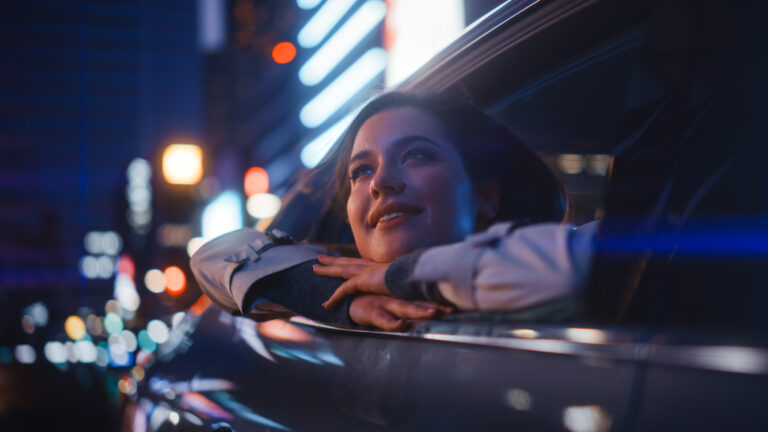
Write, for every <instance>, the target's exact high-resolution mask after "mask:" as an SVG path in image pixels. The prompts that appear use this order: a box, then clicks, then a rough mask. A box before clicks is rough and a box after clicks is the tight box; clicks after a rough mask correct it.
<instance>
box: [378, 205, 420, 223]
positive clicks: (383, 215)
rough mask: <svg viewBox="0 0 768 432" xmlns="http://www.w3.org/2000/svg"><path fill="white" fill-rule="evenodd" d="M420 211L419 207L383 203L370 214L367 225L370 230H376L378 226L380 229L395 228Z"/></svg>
mask: <svg viewBox="0 0 768 432" xmlns="http://www.w3.org/2000/svg"><path fill="white" fill-rule="evenodd" d="M422 211H423V209H422V208H420V207H417V206H414V205H411V204H407V203H403V202H388V203H383V204H382V205H380V206H379V207H377V208H376V209H374V210H373V211H372V212H371V214H370V216H369V218H368V225H369V226H370V227H371V228H378V227H379V225H381V226H382V227H384V226H386V227H390V226H395V225H397V224H400V223H402V222H404V221H405V220H407V219H409V217H410V216H413V215H416V214H419V213H421V212H422Z"/></svg>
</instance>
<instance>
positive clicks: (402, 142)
mask: <svg viewBox="0 0 768 432" xmlns="http://www.w3.org/2000/svg"><path fill="white" fill-rule="evenodd" d="M414 141H426V142H428V143H430V144H432V145H433V146H435V147H437V148H439V149H442V147H441V146H440V144H438V143H437V142H436V141H435V140H433V139H432V138H430V137H428V136H424V135H407V136H404V137H400V138H398V139H397V140H395V142H394V143H393V145H394V146H396V147H397V148H400V147H405V146H406V145H408V144H410V143H412V142H414ZM370 155H371V152H370V151H369V150H363V151H360V152H358V153H355V154H354V155H352V156H351V157H350V158H349V163H350V164H351V163H352V162H355V161H358V160H360V159H365V158H367V157H368V156H370Z"/></svg>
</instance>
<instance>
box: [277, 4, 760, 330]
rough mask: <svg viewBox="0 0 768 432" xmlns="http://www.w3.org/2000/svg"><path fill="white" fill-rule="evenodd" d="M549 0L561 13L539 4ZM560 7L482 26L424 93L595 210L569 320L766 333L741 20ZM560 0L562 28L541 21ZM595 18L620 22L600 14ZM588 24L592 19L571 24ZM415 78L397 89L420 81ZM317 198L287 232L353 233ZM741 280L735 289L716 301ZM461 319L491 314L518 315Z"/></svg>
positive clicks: (325, 238)
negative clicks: (491, 129)
mask: <svg viewBox="0 0 768 432" xmlns="http://www.w3.org/2000/svg"><path fill="white" fill-rule="evenodd" d="M555 6H558V7H561V9H559V10H554V9H553V10H548V9H547V10H545V9H546V8H547V7H553V8H554V7H555ZM566 6H567V5H566ZM566 6H564V5H562V4H560V3H559V2H552V3H549V4H547V5H541V10H540V11H537V10H535V8H532V9H531V11H528V10H526V11H524V12H520V13H519V14H516V15H514V17H513V18H514V19H513V18H510V19H509V20H508V21H514V20H517V22H511V23H507V24H505V25H506V26H507V27H508V29H504V28H503V29H501V30H498V31H497V30H496V29H495V28H494V31H495V32H496V34H491V33H493V32H489V34H488V35H485V36H484V38H485V39H490V41H485V45H487V46H491V47H493V48H498V50H497V51H493V50H490V49H489V50H486V51H488V52H490V54H487V53H486V54H485V57H484V58H480V59H478V58H475V57H476V56H477V55H479V54H477V52H482V51H483V49H481V48H485V46H483V45H482V42H483V41H480V42H478V43H476V44H475V50H474V52H459V54H458V55H457V56H456V57H458V59H457V58H451V59H450V60H451V61H450V62H449V61H447V60H446V62H445V64H444V65H442V64H441V65H439V66H438V67H436V68H434V69H431V70H430V69H429V68H427V72H428V75H427V76H425V77H421V78H420V79H421V83H423V84H424V90H430V89H433V90H436V91H441V92H445V93H451V94H456V95H462V96H464V97H467V98H469V99H470V100H472V101H474V102H475V103H476V104H477V105H478V106H480V107H481V108H483V109H485V110H486V111H487V112H489V113H491V114H492V115H494V116H496V117H497V118H498V119H499V120H501V121H502V122H504V123H505V124H506V125H508V126H509V127H510V129H512V130H513V131H514V132H515V133H516V134H517V135H519V136H520V137H521V138H522V139H523V140H524V141H525V142H526V143H527V144H529V145H530V146H531V147H532V148H533V149H534V150H536V151H537V152H538V153H539V154H540V155H541V156H542V157H543V158H544V159H545V161H546V162H547V163H548V164H549V165H550V167H551V168H552V169H553V171H555V172H556V173H558V175H559V176H560V177H561V179H562V181H563V183H564V185H565V188H566V190H567V193H568V197H569V200H570V210H571V213H570V219H571V221H573V222H575V223H577V224H578V223H584V222H588V221H590V220H594V219H602V220H604V224H603V228H602V229H601V233H600V235H599V236H598V243H597V245H596V247H597V252H598V256H597V257H596V259H595V262H594V263H593V266H592V270H593V271H592V273H593V275H592V281H591V283H590V287H589V292H588V293H587V295H586V300H585V305H584V306H585V313H586V315H585V316H583V317H580V318H586V319H587V320H588V321H591V322H595V323H607V324H611V323H639V324H651V325H661V326H673V327H675V326H677V327H685V328H688V327H693V328H699V327H701V326H703V325H705V323H709V324H706V326H710V327H711V326H714V327H717V326H720V325H726V326H727V327H731V326H735V327H737V328H751V329H755V328H764V327H765V326H766V322H765V321H766V320H765V318H762V314H761V313H760V312H759V311H760V310H761V309H760V308H762V307H763V305H765V304H766V302H767V301H768V298H767V297H768V294H766V293H764V292H763V291H764V290H760V289H759V287H760V286H765V276H763V275H762V273H763V272H762V271H761V270H760V269H761V268H765V262H764V258H762V257H764V256H765V253H764V251H763V253H762V254H761V253H760V243H759V239H762V238H764V236H763V235H762V234H761V233H762V232H765V226H764V225H765V224H764V222H763V221H764V217H763V216H764V215H765V213H766V208H768V203H767V201H766V194H765V191H764V187H763V188H762V189H760V188H758V189H755V188H756V185H764V180H763V181H761V180H760V179H762V178H764V175H763V176H761V174H760V168H759V160H760V159H759V158H755V157H752V155H754V154H756V152H755V147H754V145H753V143H756V142H758V141H759V139H758V136H757V135H755V130H753V129H750V128H748V127H745V126H746V125H747V124H748V122H747V121H746V120H745V119H749V118H754V116H755V113H758V112H760V110H759V109H758V108H759V107H758V106H757V105H755V104H756V103H757V102H756V101H758V99H754V98H750V97H748V95H747V94H746V89H745V88H744V87H743V86H740V83H741V82H744V81H745V80H746V79H747V78H749V77H750V76H752V74H754V71H753V70H751V69H750V68H751V63H750V60H749V59H750V58H749V54H748V53H749V50H750V46H751V44H753V43H754V42H750V39H749V37H748V34H746V33H745V31H743V29H739V28H730V27H729V25H732V24H730V23H733V22H740V21H739V20H738V19H731V18H732V17H729V14H730V13H731V11H729V10H728V9H727V8H724V9H723V14H722V16H721V17H720V20H711V21H701V22H697V26H698V27H697V26H690V27H684V26H683V27H681V23H689V22H691V19H692V18H691V17H692V16H691V14H692V13H694V12H695V11H692V10H675V11H664V13H663V14H655V13H654V10H653V8H652V7H650V6H637V5H635V6H634V9H627V10H626V11H624V10H622V11H621V13H618V12H617V11H616V10H615V8H616V7H615V6H613V5H609V4H608V5H607V4H599V5H596V6H594V11H589V10H587V8H585V9H584V10H581V9H580V10H578V11H576V12H574V9H577V5H576V6H572V7H571V6H567V7H566ZM582 6H583V5H582ZM569 7H571V9H568V8H569ZM579 7H580V6H579ZM656 7H659V8H665V6H664V5H657V6H656ZM566 10H567V12H568V14H566V13H563V16H565V15H567V16H566V17H564V18H562V19H561V20H560V21H558V22H554V21H556V20H554V19H553V20H552V21H553V22H550V23H542V22H541V20H539V21H537V19H536V17H537V16H544V15H546V14H549V15H546V16H554V17H558V11H566ZM585 10H587V11H586V12H585ZM516 13H517V12H516ZM537 13H538V14H539V15H537ZM590 14H592V15H590ZM606 14H612V15H611V16H615V21H616V23H617V24H615V25H613V24H612V23H608V21H605V20H598V18H599V17H600V16H601V15H606ZM657 16H664V17H665V19H664V20H657V19H656V17H657ZM526 20H527V21H526ZM528 21H531V22H528ZM587 22H591V23H592V24H591V26H590V28H588V29H586V28H583V27H579V26H583V25H585V23H587ZM536 26H538V27H536ZM530 28H534V29H535V31H534V30H530ZM505 32H506V33H505ZM526 32H527V33H526ZM518 33H519V34H524V33H525V34H532V36H528V37H527V39H522V42H519V43H517V42H515V43H516V44H515V43H512V42H505V44H506V45H504V44H500V43H499V44H495V43H494V41H493V39H494V38H499V39H503V40H505V41H514V40H515V37H517V34H518ZM571 36H572V37H571ZM548 42H549V43H548ZM554 42H557V44H554ZM526 44H527V45H526ZM725 46H727V47H731V51H728V52H726V51H723V49H722V47H725ZM531 47H535V48H536V50H533V49H532V48H531ZM462 55H465V57H466V59H465V60H464V63H466V64H464V65H462V61H463V60H462V58H461V56H462ZM473 56H475V57H473ZM457 65H458V66H457ZM428 66H429V65H428ZM441 68H442V69H441ZM445 70H454V71H457V72H456V73H457V75H456V76H452V77H443V81H445V85H442V86H441V85H438V84H435V82H434V81H435V80H433V79H431V78H430V75H429V74H431V75H434V76H441V77H442V76H443V75H444V74H443V72H444V71H445ZM441 74H443V75H441ZM449 78H450V79H449ZM412 81H413V80H412ZM414 82H415V84H414V83H410V84H408V85H409V86H410V87H411V88H416V87H418V85H419V81H418V80H415V81H414ZM415 86H416V87H415ZM757 154H759V153H757ZM328 175H329V173H317V177H316V179H315V180H314V181H315V182H314V183H312V182H310V184H309V187H308V190H314V191H317V190H320V188H322V187H323V186H324V185H325V183H324V179H323V176H326V177H327V176H328ZM305 186H306V185H305ZM748 191H755V193H754V195H753V196H750V195H749V193H750V192H748ZM319 196H322V195H318V194H313V193H311V192H310V193H307V194H305V196H301V194H299V199H298V200H297V204H295V205H296V206H299V205H303V204H301V203H302V200H304V201H303V203H307V202H312V206H313V208H315V209H317V214H318V216H319V218H318V221H319V222H317V223H315V225H314V226H313V227H311V228H309V229H306V230H304V231H303V232H302V233H299V234H298V236H297V237H299V238H307V239H308V240H310V241H320V242H324V243H344V242H349V241H351V236H350V233H349V230H348V228H347V227H346V225H345V224H344V222H343V220H341V218H340V217H339V216H338V215H335V214H334V213H333V212H332V211H331V210H330V208H329V207H328V204H327V199H319V198H318V197H319ZM312 200H315V201H312ZM290 207H291V204H289V205H288V206H286V209H285V213H286V214H288V213H289V210H290ZM283 220H287V219H285V218H284V219H283ZM277 226H278V227H280V226H281V225H280V221H278V222H277ZM286 230H288V231H291V230H290V229H286ZM302 234H304V235H306V237H305V236H304V235H302ZM763 249H764V248H763ZM755 253H757V255H756V254H755ZM761 266H762V267H761ZM736 285H738V286H739V291H737V292H735V293H734V294H732V295H731V294H729V295H727V296H723V295H722V290H729V292H733V291H732V290H734V289H735V288H733V286H736ZM691 305H694V306H693V307H690V306H691ZM576 315H577V314H574V315H573V316H572V319H577V316H576ZM464 316H465V317H466V318H468V319H471V320H473V321H483V320H487V321H488V322H494V321H496V320H498V319H506V318H499V316H502V317H507V318H511V317H513V316H514V314H503V313H502V314H498V313H497V314H466V315H464ZM512 319H514V318H512ZM527 319H528V318H527Z"/></svg>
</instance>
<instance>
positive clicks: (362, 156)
mask: <svg viewBox="0 0 768 432" xmlns="http://www.w3.org/2000/svg"><path fill="white" fill-rule="evenodd" d="M370 154H371V152H370V151H368V150H363V151H361V152H357V153H356V154H355V155H353V156H352V157H350V158H349V163H350V164H351V163H352V162H354V161H356V160H360V159H365V158H367V157H368V156H369V155H370Z"/></svg>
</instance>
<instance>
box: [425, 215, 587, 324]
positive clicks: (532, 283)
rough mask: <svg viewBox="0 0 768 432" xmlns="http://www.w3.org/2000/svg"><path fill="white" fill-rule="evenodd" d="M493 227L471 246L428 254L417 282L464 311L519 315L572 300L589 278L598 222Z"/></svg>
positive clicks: (464, 244) (454, 246)
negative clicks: (435, 289) (560, 300)
mask: <svg viewBox="0 0 768 432" xmlns="http://www.w3.org/2000/svg"><path fill="white" fill-rule="evenodd" d="M511 227H512V224H511V223H510V222H506V223H500V224H496V225H493V226H492V227H491V228H489V229H488V230H487V231H484V232H481V233H478V234H474V235H471V236H469V237H468V238H467V239H466V240H464V241H463V242H459V243H453V244H449V245H444V246H437V247H433V248H429V249H427V250H426V251H424V253H423V254H422V255H421V256H420V257H419V259H418V261H417V262H416V267H415V268H414V272H413V276H412V278H413V280H414V281H424V282H437V285H438V289H439V291H440V294H441V295H442V296H443V297H444V298H445V299H446V300H448V301H450V302H451V303H453V304H454V305H456V306H457V307H458V308H459V309H464V310H519V309H524V308H527V307H530V306H533V305H536V304H540V303H543V302H546V301H550V300H555V299H558V298H562V297H567V296H569V295H573V294H575V293H576V292H577V290H579V289H580V288H581V287H582V286H583V285H584V284H585V283H586V279H587V277H588V276H589V267H590V262H591V258H592V238H593V237H594V234H595V232H596V230H597V227H598V222H590V223H588V224H586V225H583V226H581V227H578V228H576V227H574V226H572V225H561V224H554V223H547V224H536V225H530V226H526V227H522V228H518V229H516V230H514V231H512V232H511V233H509V230H510V228H511Z"/></svg>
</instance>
